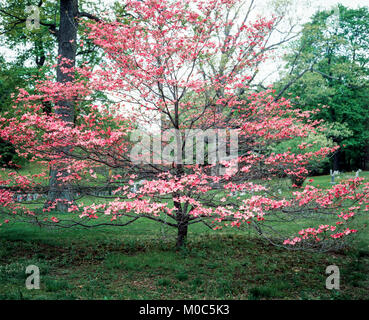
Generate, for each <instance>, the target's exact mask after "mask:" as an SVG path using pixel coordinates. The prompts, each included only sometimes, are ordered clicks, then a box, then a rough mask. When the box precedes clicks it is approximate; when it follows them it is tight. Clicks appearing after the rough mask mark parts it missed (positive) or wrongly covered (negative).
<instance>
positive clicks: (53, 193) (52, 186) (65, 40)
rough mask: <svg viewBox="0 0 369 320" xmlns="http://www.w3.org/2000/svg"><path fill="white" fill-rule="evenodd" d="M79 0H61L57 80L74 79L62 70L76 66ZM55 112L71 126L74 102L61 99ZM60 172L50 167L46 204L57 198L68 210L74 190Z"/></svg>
mask: <svg viewBox="0 0 369 320" xmlns="http://www.w3.org/2000/svg"><path fill="white" fill-rule="evenodd" d="M77 17H78V0H60V27H59V31H58V56H59V59H58V68H57V81H58V82H60V83H67V82H70V81H73V75H71V74H69V73H64V72H62V67H67V68H71V67H74V66H75V60H76V43H77V29H78V21H77V19H76V18H77ZM62 59H68V63H67V64H63V65H62ZM54 113H55V114H57V115H60V116H61V119H62V120H63V121H65V122H67V123H68V124H70V125H71V126H73V122H74V102H73V101H67V100H65V101H59V102H58V103H57V105H56V106H55V107H54ZM68 151H69V150H68V148H66V149H63V150H60V152H61V153H62V154H63V153H64V154H68ZM58 174H61V175H65V174H66V173H65V171H64V170H63V168H62V167H61V166H53V167H52V168H51V169H50V180H49V193H48V197H47V201H46V203H45V206H46V207H48V206H50V204H51V203H52V202H54V201H55V200H56V199H62V200H63V201H62V202H58V203H57V206H56V209H57V210H58V211H61V212H66V211H67V210H68V208H69V206H70V205H69V204H68V202H72V201H73V190H72V188H71V186H70V185H69V184H66V183H63V182H61V181H60V180H57V176H58Z"/></svg>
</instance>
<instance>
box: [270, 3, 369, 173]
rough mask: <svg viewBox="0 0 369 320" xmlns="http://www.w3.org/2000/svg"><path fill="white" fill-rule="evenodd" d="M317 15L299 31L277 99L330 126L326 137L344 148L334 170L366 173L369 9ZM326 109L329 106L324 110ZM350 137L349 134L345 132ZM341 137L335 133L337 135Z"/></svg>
mask: <svg viewBox="0 0 369 320" xmlns="http://www.w3.org/2000/svg"><path fill="white" fill-rule="evenodd" d="M337 13H339V14H338V15H336V14H335V11H333V10H332V11H330V10H327V11H320V12H317V13H316V14H315V15H314V16H313V17H312V21H311V22H310V23H308V24H306V25H305V26H304V28H303V31H302V35H301V37H300V38H299V40H298V41H296V42H295V43H294V44H293V46H292V47H291V49H290V53H289V54H288V55H286V62H287V64H286V72H285V74H284V76H283V77H282V80H281V81H280V82H279V83H277V84H276V89H277V92H278V95H277V98H279V97H281V96H285V97H289V96H292V97H299V98H298V99H295V98H293V101H294V103H295V104H296V106H298V107H299V108H302V109H303V110H317V111H318V112H317V113H316V115H315V118H316V119H318V118H320V119H324V120H325V121H327V122H328V123H330V124H331V129H332V130H331V131H330V134H333V135H331V136H330V138H332V139H333V140H334V141H335V142H336V143H339V144H340V145H342V148H341V149H340V150H339V151H337V152H336V154H335V156H334V160H333V169H334V170H353V169H358V168H361V169H365V168H367V149H368V148H367V146H368V141H369V140H368V139H369V131H368V123H369V114H368V112H367V110H368V98H369V96H368V95H369V87H368V75H369V69H368V66H369V55H368V53H367V52H368V49H369V40H368V39H369V31H368V30H369V22H368V21H369V20H368V19H369V11H368V8H366V7H363V8H360V9H348V8H346V7H344V6H342V5H340V6H338V11H337ZM327 106H328V107H327ZM342 125H344V126H345V127H346V128H348V129H349V130H351V131H352V132H351V134H349V135H348V133H349V132H348V130H347V129H344V128H343V127H342ZM342 129H343V131H345V132H342V134H339V132H340V131H342Z"/></svg>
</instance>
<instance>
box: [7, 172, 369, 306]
mask: <svg viewBox="0 0 369 320" xmlns="http://www.w3.org/2000/svg"><path fill="white" fill-rule="evenodd" d="M363 174H364V175H365V176H366V174H367V173H363ZM364 175H363V176H364ZM329 179H330V177H329V176H322V177H315V178H314V184H319V185H321V186H324V185H325V184H327V183H329ZM96 200H97V199H87V201H88V202H90V201H91V202H95V201H96ZM98 201H99V202H100V201H104V200H103V199H98ZM65 215H68V214H57V215H56V216H57V217H62V216H65ZM71 215H72V214H71ZM315 223H316V221H312V222H311V224H312V225H314V224H315ZM354 223H355V222H354ZM356 223H358V224H359V225H368V218H367V217H366V216H359V217H357V222H356ZM303 225H305V226H307V221H303V224H301V225H299V224H297V225H294V226H293V225H291V226H288V228H290V231H291V232H295V231H298V230H299V228H300V227H303ZM283 227H284V228H285V227H287V226H283ZM174 239H175V230H174V229H172V228H168V227H163V226H162V225H160V224H156V223H154V222H152V221H148V220H145V219H140V220H138V221H137V222H135V223H133V224H131V225H130V226H129V227H124V228H120V227H110V228H109V227H99V228H92V229H72V228H71V229H56V228H46V227H43V228H39V227H38V226H36V225H30V224H27V223H13V222H10V223H9V224H8V225H6V226H3V227H2V228H0V299H109V300H110V299H160V300H163V299H368V297H369V295H368V293H369V275H368V271H369V241H368V239H369V230H368V228H367V227H366V229H363V230H362V231H361V232H359V233H358V234H357V235H355V240H354V242H353V243H352V245H351V248H347V249H345V250H341V251H339V252H331V253H324V254H323V253H311V252H303V251H293V250H286V249H282V248H278V247H275V246H272V245H271V244H269V243H268V242H267V241H264V240H262V239H260V238H257V237H256V235H255V233H254V232H253V231H252V229H251V228H250V231H244V230H237V229H230V228H225V229H223V230H221V231H219V230H218V231H212V230H210V229H208V228H206V227H205V226H203V225H193V226H191V227H190V229H189V235H188V244H187V247H186V248H185V249H182V250H179V251H178V250H177V251H176V250H175V248H174ZM29 265H36V266H38V267H39V268H40V273H41V288H40V290H27V289H26V287H25V280H26V277H27V275H26V274H25V270H26V267H27V266H29ZM329 265H337V266H338V267H339V268H340V274H341V281H340V290H328V289H326V287H325V283H326V278H327V277H328V275H326V273H325V270H326V268H327V266H329Z"/></svg>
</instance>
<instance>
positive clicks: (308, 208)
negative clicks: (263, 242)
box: [0, 0, 369, 250]
mask: <svg viewBox="0 0 369 320" xmlns="http://www.w3.org/2000/svg"><path fill="white" fill-rule="evenodd" d="M236 3H237V1H236V0H196V1H193V0H191V1H189V0H185V1H183V0H181V1H177V0H160V1H158V0H150V1H149V0H147V1H132V0H128V1H126V7H125V8H126V10H127V12H129V18H127V17H124V19H121V20H118V21H114V22H111V21H109V22H104V21H103V20H101V21H99V22H94V23H89V24H86V32H87V33H88V36H89V37H90V38H91V39H92V40H93V41H94V42H95V44H97V45H98V46H100V47H101V48H102V49H103V50H104V51H105V54H106V59H105V61H104V63H103V64H101V66H99V68H96V69H94V70H92V69H91V68H89V66H88V65H86V66H84V67H82V68H76V67H73V68H68V67H65V68H64V72H65V73H68V74H69V75H70V77H71V78H72V80H71V81H70V82H68V83H64V84H60V83H57V82H55V81H54V80H53V79H52V78H49V79H45V80H44V81H42V82H39V83H38V85H37V88H35V92H36V93H32V94H31V93H29V92H26V91H24V90H21V91H20V95H19V96H18V97H17V99H16V100H15V110H16V111H15V116H14V115H10V114H9V115H8V114H5V115H3V116H2V118H1V120H0V121H1V130H0V133H1V138H3V139H4V140H7V141H10V142H11V143H12V144H13V145H14V146H16V148H17V152H18V153H19V154H20V155H21V156H24V157H26V158H28V159H29V160H30V161H35V162H37V163H39V164H47V165H48V166H56V165H57V166H58V167H59V168H63V170H64V172H61V173H59V177H58V179H59V180H60V183H61V184H63V185H65V184H68V186H70V187H71V188H72V189H73V190H74V193H75V199H74V200H73V201H70V200H66V199H57V200H56V203H54V204H53V205H51V206H49V207H47V208H44V209H40V210H31V209H30V207H29V206H27V204H25V203H22V202H19V201H15V199H17V195H19V194H26V193H32V192H33V193H34V192H40V193H42V192H43V189H44V185H45V184H44V182H43V181H44V180H47V179H48V172H46V171H45V172H41V171H40V173H38V174H35V175H33V176H22V175H20V174H18V173H15V172H12V173H9V174H8V176H6V177H5V178H3V180H2V181H1V184H2V186H3V188H2V189H1V190H0V201H1V204H2V207H3V211H2V215H3V216H4V217H5V218H4V220H3V223H2V224H4V223H8V222H9V221H11V220H12V219H14V220H16V219H26V220H30V221H33V222H35V223H37V224H39V225H50V224H51V225H55V226H58V227H72V226H85V227H92V226H95V227H96V226H101V225H111V226H126V225H129V224H130V223H133V222H134V221H136V220H138V219H150V220H153V221H156V222H158V223H162V224H165V225H167V226H170V227H173V228H175V229H176V230H177V240H176V246H177V247H181V246H183V245H184V244H185V241H186V238H187V233H188V228H189V226H191V225H193V224H195V223H203V224H204V225H206V226H207V227H209V228H211V229H220V228H224V227H235V228H254V229H255V230H256V231H257V233H258V234H259V235H260V236H263V237H265V238H266V239H268V240H269V241H271V242H272V243H274V244H277V245H284V246H288V247H290V248H305V249H306V248H310V249H316V248H320V249H324V250H328V249H331V248H334V247H340V246H342V244H343V243H344V242H345V239H346V238H349V237H350V234H352V233H355V232H357V230H356V229H352V228H350V225H349V223H350V222H351V221H352V220H353V218H354V216H355V215H356V214H358V213H359V212H361V211H365V210H367V209H368V208H369V206H368V202H369V196H368V188H369V185H368V184H366V183H363V181H362V179H360V178H356V179H352V180H348V181H344V182H342V183H340V184H337V185H334V186H332V188H330V189H322V188H318V187H313V186H311V185H309V184H308V185H306V186H305V187H303V188H294V189H293V190H292V191H290V192H285V191H283V192H282V191H281V190H279V192H277V191H278V189H280V184H279V183H278V181H283V179H284V178H286V177H290V178H291V179H292V180H296V179H297V180H298V179H305V178H306V177H307V176H308V174H309V172H308V169H307V164H308V163H309V162H310V161H311V160H312V159H313V160H314V161H318V160H319V159H324V158H326V157H327V156H329V155H331V154H332V153H334V152H335V151H336V150H337V148H338V147H333V148H328V147H324V146H322V147H321V148H320V149H319V150H318V151H316V148H315V149H314V150H315V151H314V152H313V151H312V152H305V153H303V154H294V153H291V152H290V151H288V150H286V152H284V153H281V154H275V153H273V152H272V151H271V150H272V146H274V145H275V144H277V143H280V142H282V141H285V140H289V139H293V138H296V137H306V136H307V135H308V134H310V133H312V132H320V131H322V130H323V129H322V128H320V122H319V121H312V120H311V119H310V117H311V113H309V112H303V111H301V110H298V109H296V108H294V107H293V106H292V105H291V103H290V101H289V100H286V99H280V100H278V101H275V99H274V97H273V90H272V89H268V90H266V91H263V92H253V91H251V90H250V88H249V87H248V85H249V83H250V78H251V75H252V74H253V71H254V68H255V67H256V66H257V65H259V64H260V62H261V61H263V60H264V59H266V58H267V57H266V56H265V54H264V53H265V51H264V47H263V46H264V44H265V38H266V37H268V35H269V33H270V31H271V30H272V28H273V23H274V21H275V19H274V18H273V19H270V20H267V19H264V18H258V19H257V20H255V21H252V22H251V21H248V20H247V19H234V20H229V19H228V15H225V14H224V13H225V12H229V11H231V10H232V8H233V6H235V4H236ZM79 45H81V46H83V43H80V44H79ZM66 65H68V61H66ZM94 92H105V93H108V94H109V95H110V96H111V101H91V102H90V103H91V104H90V112H89V113H85V114H84V113H81V114H80V115H79V116H78V118H77V119H76V120H75V122H74V124H73V125H71V124H70V123H66V122H65V121H63V119H62V118H61V117H60V116H58V114H51V115H50V114H46V113H44V112H43V111H42V110H43V109H42V103H43V102H45V101H47V102H50V103H52V104H53V105H54V106H55V108H58V102H60V101H65V100H69V101H74V103H75V108H78V105H79V103H82V102H83V103H84V104H85V103H86V101H89V99H91V96H92V93H94ZM158 119H161V125H160V128H161V131H164V130H167V129H170V131H166V134H168V132H169V136H171V137H168V136H166V135H165V134H163V136H162V138H163V139H160V140H159V142H156V144H154V145H153V144H151V142H150V143H149V147H148V148H147V149H145V148H141V149H140V150H141V153H140V152H138V153H137V152H134V151H135V150H136V151H137V147H138V146H142V141H143V140H145V139H149V141H151V140H150V139H151V138H152V137H150V136H148V137H149V138H147V137H145V134H146V135H147V133H148V131H149V127H150V125H153V124H156V123H159V122H158ZM138 127H139V128H141V131H140V132H141V135H140V134H137V128H138ZM203 132H207V133H208V135H207V137H206V138H204V141H202V142H199V141H200V140H196V138H198V137H201V138H202V137H203V136H202V135H201V133H203ZM222 135H223V138H225V139H224V140H222V141H226V143H225V144H224V145H223V147H225V148H223V149H224V150H223V149H222V148H221V147H220V146H219V143H218V144H216V147H215V149H211V148H210V147H209V146H210V140H211V139H215V140H216V141H218V142H219V141H221V136H222ZM232 137H233V140H232ZM228 138H229V139H230V141H229V142H228V140H227V139H228ZM140 139H141V140H140ZM194 139H195V141H196V142H195V143H194ZM153 140H155V139H153ZM173 141H174V142H175V147H173V148H172V147H171V146H172V144H173ZM197 145H200V146H204V148H205V149H206V152H205V159H203V160H204V161H200V162H197V163H196V161H195V160H194V159H195V158H196V157H197V156H199V152H198V149H196V152H193V151H194V150H193V147H196V146H197ZM145 146H147V144H145ZM166 148H169V152H167V153H166V155H165V156H164V155H163V154H164V150H165V149H166ZM186 148H187V149H186ZM232 148H233V151H235V150H236V156H233V157H228V158H227V157H225V158H222V157H220V156H219V155H220V154H221V152H223V154H224V153H225V151H227V150H228V153H230V151H231V150H232ZM301 148H308V146H305V145H302V146H301ZM188 149H192V152H193V154H191V157H190V158H191V159H189V158H188V157H187V156H186V157H185V155H184V154H183V153H182V151H184V150H188ZM221 149H222V150H221ZM167 150H168V149H167ZM133 155H134V156H133ZM196 159H198V158H196ZM210 159H212V160H214V159H215V161H210ZM224 159H225V160H224ZM104 170H105V172H108V174H107V175H105V176H104V175H101V174H99V173H101V172H103V171H104ZM3 176H4V175H3ZM138 181H140V182H141V183H140V184H139V185H137V182H138ZM96 189H101V190H107V189H108V190H111V192H110V193H109V195H106V196H104V197H105V199H106V201H104V202H103V203H101V202H99V203H94V204H90V205H83V203H82V202H81V201H80V200H79V197H80V196H82V195H88V194H92V193H93V192H94V190H96ZM58 201H64V202H67V203H66V204H67V205H68V207H69V210H68V211H69V212H70V213H68V214H65V215H64V216H62V215H58V217H54V216H53V208H55V207H56V204H57V202H58ZM323 216H329V217H332V220H331V221H332V223H330V224H327V223H324V224H322V223H319V219H320V218H322V217H323ZM334 218H335V220H334ZM296 219H305V220H304V221H307V219H311V221H316V222H314V223H316V227H309V226H308V225H307V227H306V228H305V229H303V230H301V231H300V232H298V233H297V234H296V235H295V236H293V235H292V236H291V235H286V234H285V233H283V232H282V231H281V230H280V229H278V228H276V224H278V223H283V224H288V223H293V222H294V221H295V220H296ZM314 219H316V220H314ZM323 221H326V220H325V219H323Z"/></svg>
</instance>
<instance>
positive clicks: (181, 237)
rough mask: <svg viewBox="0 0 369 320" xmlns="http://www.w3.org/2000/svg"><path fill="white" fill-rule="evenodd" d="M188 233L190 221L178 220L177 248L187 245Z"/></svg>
mask: <svg viewBox="0 0 369 320" xmlns="http://www.w3.org/2000/svg"><path fill="white" fill-rule="evenodd" d="M187 233H188V221H181V222H178V233H177V242H176V248H178V249H179V248H182V247H185V246H186V240H187Z"/></svg>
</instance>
